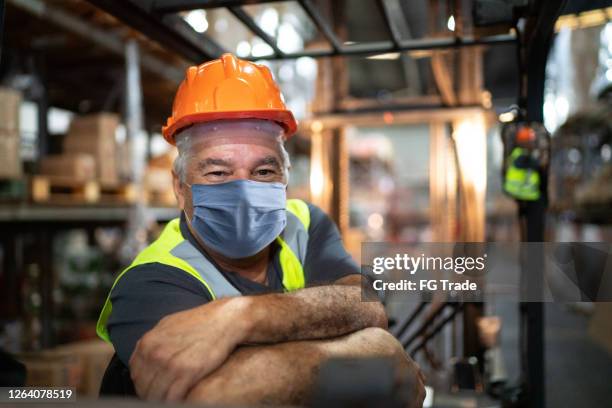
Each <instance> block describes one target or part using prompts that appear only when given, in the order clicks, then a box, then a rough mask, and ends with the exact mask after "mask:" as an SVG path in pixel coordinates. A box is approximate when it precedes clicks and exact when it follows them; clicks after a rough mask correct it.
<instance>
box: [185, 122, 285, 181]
mask: <svg viewBox="0 0 612 408" xmlns="http://www.w3.org/2000/svg"><path fill="white" fill-rule="evenodd" d="M223 122H225V123H231V124H232V125H233V126H236V125H237V126H240V127H246V126H251V127H254V128H256V129H258V130H264V131H266V132H268V131H269V132H270V134H271V135H273V137H274V138H275V139H276V142H277V143H278V151H279V153H280V156H281V161H282V163H281V165H282V167H283V168H282V170H283V178H284V181H285V184H287V183H289V169H290V168H291V161H290V159H289V153H287V149H285V140H284V137H283V130H282V127H281V126H280V125H278V124H277V123H275V122H270V121H267V120H261V119H242V120H238V121H232V122H229V121H216V122H209V123H202V124H197V125H194V126H190V127H188V128H185V129H183V130H181V131H179V132H178V133H177V134H176V136H175V137H174V140H175V142H176V148H177V150H178V156H177V157H176V159H174V172H175V173H176V174H177V176H178V177H179V180H180V181H181V182H183V183H185V182H186V178H187V166H188V164H189V160H191V159H192V157H193V150H192V147H193V144H194V139H195V138H196V137H202V136H205V135H206V133H207V132H214V131H216V130H217V129H218V127H219V126H223V125H224V124H223Z"/></svg>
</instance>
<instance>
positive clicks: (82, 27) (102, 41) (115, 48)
mask: <svg viewBox="0 0 612 408" xmlns="http://www.w3.org/2000/svg"><path fill="white" fill-rule="evenodd" d="M8 1H9V2H10V3H11V4H12V5H14V6H15V7H18V8H20V9H22V10H25V11H26V12H28V13H30V14H33V15H35V16H37V17H39V18H41V19H44V20H46V21H49V22H51V23H52V24H55V25H57V26H60V27H62V28H64V29H65V30H67V31H70V32H72V33H74V34H76V35H78V36H81V37H83V38H87V39H89V40H90V41H92V42H93V43H95V44H98V45H99V46H101V47H104V48H106V49H108V50H110V51H112V52H113V53H115V54H117V55H123V54H124V46H123V43H124V41H123V39H122V38H121V37H120V36H119V35H117V34H115V33H112V32H109V31H105V30H102V29H98V28H96V27H93V26H92V25H91V24H87V23H85V22H84V21H83V20H82V19H80V18H78V17H76V16H73V15H72V14H69V13H67V12H65V11H63V10H61V9H58V8H55V7H53V6H51V5H50V4H49V3H44V2H42V1H41V0H8ZM141 64H142V66H143V69H146V70H148V71H149V72H152V73H154V74H157V75H159V76H161V77H162V78H166V79H168V80H170V81H172V82H176V83H178V82H180V81H181V80H182V79H183V76H184V74H183V70H182V69H180V68H178V67H173V66H171V65H169V64H168V63H167V62H166V61H162V60H161V59H159V58H157V57H155V56H152V55H150V54H147V53H143V54H142V56H141Z"/></svg>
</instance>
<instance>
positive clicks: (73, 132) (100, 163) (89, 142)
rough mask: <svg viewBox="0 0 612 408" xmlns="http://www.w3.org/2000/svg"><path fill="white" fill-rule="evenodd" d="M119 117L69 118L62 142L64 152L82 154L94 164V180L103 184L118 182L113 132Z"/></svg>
mask: <svg viewBox="0 0 612 408" xmlns="http://www.w3.org/2000/svg"><path fill="white" fill-rule="evenodd" d="M118 125H119V116H117V115H115V114H111V113H101V114H96V115H87V116H80V117H77V118H75V119H73V121H72V123H71V124H70V129H69V130H68V134H67V135H66V137H65V139H64V146H63V147H64V149H63V150H64V152H66V153H86V154H90V155H92V156H93V158H94V159H95V162H96V178H97V179H98V180H99V181H101V182H102V183H105V184H115V183H117V182H118V181H119V174H118V170H117V153H118V152H117V147H116V143H115V131H116V130H117V126H118Z"/></svg>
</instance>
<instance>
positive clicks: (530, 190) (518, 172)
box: [504, 147, 540, 201]
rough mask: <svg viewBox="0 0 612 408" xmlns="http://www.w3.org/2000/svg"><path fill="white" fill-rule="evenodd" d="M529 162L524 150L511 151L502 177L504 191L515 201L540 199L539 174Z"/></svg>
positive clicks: (520, 148)
mask: <svg viewBox="0 0 612 408" xmlns="http://www.w3.org/2000/svg"><path fill="white" fill-rule="evenodd" d="M530 161H531V157H529V152H528V151H527V150H526V149H524V148H522V147H515V148H514V149H512V153H511V154H510V157H509V163H508V167H507V169H506V174H505V177H504V191H506V193H508V194H509V195H510V196H512V197H513V198H515V199H517V200H524V201H535V200H537V199H539V198H540V173H539V171H538V169H537V168H534V166H533V165H530V164H529V162H530Z"/></svg>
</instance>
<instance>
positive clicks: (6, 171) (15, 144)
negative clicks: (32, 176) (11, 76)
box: [0, 88, 22, 180]
mask: <svg viewBox="0 0 612 408" xmlns="http://www.w3.org/2000/svg"><path fill="white" fill-rule="evenodd" d="M21 101H22V96H21V93H20V92H19V91H16V90H13V89H10V88H0V163H2V165H0V179H3V180H7V179H9V180H12V179H19V178H20V177H21V176H22V169H21V155H20V137H19V108H20V107H21Z"/></svg>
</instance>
